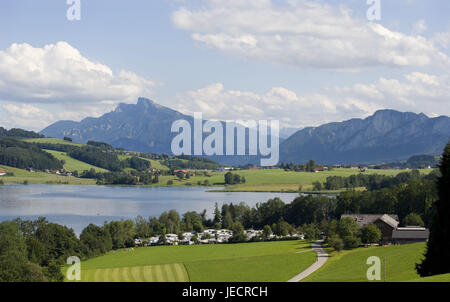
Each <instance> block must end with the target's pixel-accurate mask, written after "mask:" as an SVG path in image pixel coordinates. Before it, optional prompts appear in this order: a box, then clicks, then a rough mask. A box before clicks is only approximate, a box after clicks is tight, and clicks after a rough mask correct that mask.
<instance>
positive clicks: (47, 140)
mask: <svg viewBox="0 0 450 302" xmlns="http://www.w3.org/2000/svg"><path fill="white" fill-rule="evenodd" d="M23 141H24V142H28V143H43V144H46V143H47V144H61V145H71V146H77V147H81V146H83V144H78V143H73V142H69V141H65V140H62V139H57V138H27V139H24V140H23Z"/></svg>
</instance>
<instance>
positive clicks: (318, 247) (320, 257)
mask: <svg viewBox="0 0 450 302" xmlns="http://www.w3.org/2000/svg"><path fill="white" fill-rule="evenodd" d="M322 243H323V240H318V241H316V242H313V243H311V247H312V249H313V251H314V252H316V253H317V259H316V262H314V263H313V264H311V266H310V267H308V268H307V269H305V270H304V271H303V272H301V273H300V274H298V275H296V276H294V277H292V278H291V279H289V280H288V281H287V282H299V281H300V280H302V279H304V278H306V277H308V276H309V275H310V274H312V273H313V272H315V271H316V270H318V269H319V268H320V267H321V266H322V265H324V264H325V262H327V260H328V254H327V253H326V252H325V251H324V250H323V249H322Z"/></svg>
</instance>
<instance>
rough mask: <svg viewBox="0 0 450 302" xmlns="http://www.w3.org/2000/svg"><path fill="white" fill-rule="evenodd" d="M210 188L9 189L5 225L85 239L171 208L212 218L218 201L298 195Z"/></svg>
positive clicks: (3, 189)
mask: <svg viewBox="0 0 450 302" xmlns="http://www.w3.org/2000/svg"><path fill="white" fill-rule="evenodd" d="M207 189H208V190H210V189H212V188H207ZM207 189H206V188H201V187H190V188H185V187H173V188H167V187H153V188H152V187H122V186H120V187H118V186H115V187H111V186H72V185H70V186H64V185H59V186H52V185H4V186H0V221H3V220H10V219H15V218H17V217H21V218H23V219H34V218H37V217H39V216H45V217H46V218H47V220H49V221H51V222H55V223H58V224H62V225H66V226H68V227H71V228H73V229H74V230H75V232H76V233H77V234H79V233H80V232H81V230H82V229H83V228H84V227H86V226H87V225H88V224H89V223H94V224H97V225H102V224H103V222H104V221H110V220H120V219H123V218H132V219H134V218H136V217H137V216H138V215H141V216H143V217H145V218H148V217H149V216H159V215H160V214H161V213H162V212H164V211H168V210H171V209H175V210H177V211H178V213H180V214H182V213H185V212H187V211H197V212H200V211H203V210H204V209H206V210H207V213H208V216H211V215H212V213H213V210H214V204H215V203H216V202H217V203H218V204H219V206H221V205H222V204H223V203H230V202H233V203H239V202H241V201H243V202H245V203H246V204H247V205H249V206H254V205H256V203H257V202H265V201H267V200H268V199H270V198H274V197H280V198H281V199H282V200H283V201H284V202H285V203H289V202H291V201H292V200H293V199H294V198H295V197H297V196H298V194H296V193H255V192H206V190H207Z"/></svg>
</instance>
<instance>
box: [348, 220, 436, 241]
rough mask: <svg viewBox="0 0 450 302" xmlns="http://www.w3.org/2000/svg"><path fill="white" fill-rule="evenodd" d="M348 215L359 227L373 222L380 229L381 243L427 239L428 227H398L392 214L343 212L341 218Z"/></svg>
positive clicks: (397, 221) (397, 222)
mask: <svg viewBox="0 0 450 302" xmlns="http://www.w3.org/2000/svg"><path fill="white" fill-rule="evenodd" d="M345 217H350V218H352V219H354V220H355V221H356V223H357V224H358V226H359V228H363V227H365V226H366V225H369V224H372V223H373V224H375V225H376V226H377V227H378V228H379V229H380V230H381V242H380V243H381V244H390V243H392V244H405V243H414V242H424V241H427V240H428V237H429V235H430V232H429V230H428V229H426V228H423V227H417V226H407V227H399V226H398V225H399V219H398V216H397V215H392V214H343V215H342V216H341V219H342V218H345Z"/></svg>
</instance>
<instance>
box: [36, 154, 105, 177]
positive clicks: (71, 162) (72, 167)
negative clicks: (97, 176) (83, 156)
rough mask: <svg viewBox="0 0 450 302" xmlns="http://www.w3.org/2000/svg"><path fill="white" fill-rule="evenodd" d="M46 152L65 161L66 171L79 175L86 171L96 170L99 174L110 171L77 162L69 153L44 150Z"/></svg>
mask: <svg viewBox="0 0 450 302" xmlns="http://www.w3.org/2000/svg"><path fill="white" fill-rule="evenodd" d="M44 151H45V152H48V153H50V154H51V155H53V156H54V157H55V158H57V159H58V160H64V161H65V164H64V169H66V170H68V171H78V172H79V173H81V172H83V171H84V170H90V169H94V170H95V171H97V172H108V170H106V169H103V168H99V167H96V166H93V165H90V164H87V163H85V162H82V161H79V160H76V159H74V158H72V157H70V156H68V155H67V153H65V152H60V151H54V150H45V149H44Z"/></svg>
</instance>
